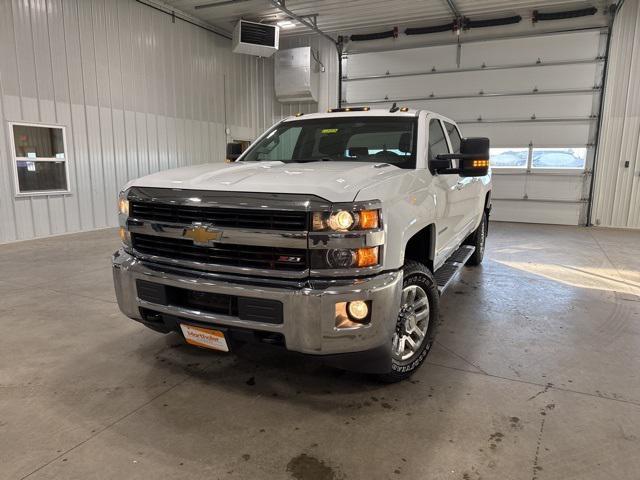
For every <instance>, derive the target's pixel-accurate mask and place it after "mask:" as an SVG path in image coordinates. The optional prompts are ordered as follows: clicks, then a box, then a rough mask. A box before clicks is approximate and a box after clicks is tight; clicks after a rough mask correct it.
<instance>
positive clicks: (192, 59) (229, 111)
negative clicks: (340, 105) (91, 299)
mask: <svg viewBox="0 0 640 480" xmlns="http://www.w3.org/2000/svg"><path fill="white" fill-rule="evenodd" d="M0 12H1V14H0V122H1V128H0V243H2V242H8V241H13V240H19V239H28V238H33V237H38V236H46V235H52V234H60V233H66V232H75V231H80V230H89V229H94V228H101V227H106V226H115V225H116V223H117V218H116V215H115V211H116V197H117V193H118V190H119V189H120V187H121V186H122V185H124V184H125V183H126V182H127V181H128V180H130V179H132V178H135V177H137V176H140V175H142V174H146V173H150V172H155V171H158V170H160V169H165V168H171V167H176V166H179V165H191V164H196V163H202V162H209V161H214V162H221V161H223V159H224V152H225V143H226V140H227V138H226V135H225V131H224V129H225V109H226V121H227V126H228V127H229V129H230V131H231V135H230V137H231V138H234V137H243V138H246V139H248V140H251V139H253V138H255V137H256V136H257V135H258V134H259V133H260V132H261V131H262V130H264V128H266V127H268V126H269V125H270V124H271V123H272V120H273V119H274V118H279V117H280V116H281V115H282V113H283V112H281V111H280V110H281V109H280V107H279V106H277V105H275V104H274V101H273V65H272V62H271V60H265V59H259V58H256V57H249V56H242V55H235V54H233V53H232V52H231V50H230V41H229V40H227V39H224V38H221V37H219V36H217V35H214V34H212V33H210V32H207V31H205V30H203V29H201V28H198V27H195V26H193V25H189V24H187V23H185V22H183V21H180V20H177V21H176V22H175V23H172V21H171V17H169V16H168V15H165V14H163V13H160V12H157V11H155V10H153V9H151V8H149V7H146V6H144V5H141V4H139V3H137V2H135V1H133V0H31V1H24V0H0ZM311 41H313V42H316V43H317V44H318V46H319V47H321V48H322V49H325V50H326V51H328V47H327V46H326V45H321V42H320V41H319V40H317V39H314V40H311ZM327 43H328V42H327ZM329 46H330V45H329ZM333 53H334V55H333V56H332V57H330V56H329V55H328V54H327V53H326V52H325V54H324V57H325V58H326V62H325V64H326V65H327V66H330V67H331V68H333V70H329V69H328V70H329V71H328V72H327V73H326V74H325V75H326V76H327V77H328V76H329V75H332V73H330V72H335V71H336V70H335V67H336V66H337V58H336V55H335V48H334V50H333ZM334 78H335V75H334ZM225 82H226V85H227V90H226V94H225V93H224V91H223V84H224V83H225ZM325 84H326V86H325V88H324V97H323V100H322V102H323V106H324V105H325V104H328V103H329V102H331V101H333V100H332V99H333V98H335V97H336V92H337V82H333V84H332V83H331V82H329V81H326V82H325ZM309 108H311V107H309ZM315 108H317V106H315ZM8 121H16V122H20V121H24V122H30V123H51V124H58V125H64V126H65V127H66V135H67V152H66V154H67V158H68V167H69V179H70V187H71V191H72V193H71V194H68V195H46V196H40V197H19V198H16V197H15V195H14V185H13V183H14V181H13V165H12V159H11V156H10V155H11V153H10V152H11V146H10V145H11V144H10V143H9V142H10V141H11V138H10V137H9V133H10V132H9V129H8V125H7V122H8Z"/></svg>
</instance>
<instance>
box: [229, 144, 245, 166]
mask: <svg viewBox="0 0 640 480" xmlns="http://www.w3.org/2000/svg"><path fill="white" fill-rule="evenodd" d="M240 155H242V144H241V143H238V142H231V143H227V161H229V162H235V161H236V160H237V159H238V158H239V157H240Z"/></svg>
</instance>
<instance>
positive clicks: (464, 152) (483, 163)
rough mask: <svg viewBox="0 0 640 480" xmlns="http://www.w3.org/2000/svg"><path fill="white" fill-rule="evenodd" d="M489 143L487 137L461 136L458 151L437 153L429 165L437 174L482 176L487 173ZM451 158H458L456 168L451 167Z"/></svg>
mask: <svg viewBox="0 0 640 480" xmlns="http://www.w3.org/2000/svg"><path fill="white" fill-rule="evenodd" d="M489 145H490V143H489V139H488V138H484V137H477V138H463V139H462V143H461V145H460V153H448V154H444V155H438V156H437V157H436V158H435V159H434V161H432V162H431V166H432V168H433V169H434V170H435V172H436V173H439V174H454V173H457V174H458V175H460V176H461V177H484V176H485V175H486V174H487V173H489ZM451 160H458V168H451V165H450V161H451Z"/></svg>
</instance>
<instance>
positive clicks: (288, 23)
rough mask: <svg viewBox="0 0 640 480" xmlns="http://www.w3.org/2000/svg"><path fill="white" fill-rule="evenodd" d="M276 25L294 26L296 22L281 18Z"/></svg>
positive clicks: (281, 26)
mask: <svg viewBox="0 0 640 480" xmlns="http://www.w3.org/2000/svg"><path fill="white" fill-rule="evenodd" d="M276 25H278V26H279V27H280V28H293V27H295V26H296V24H295V23H293V22H292V21H291V20H280V21H279V22H278V23H276Z"/></svg>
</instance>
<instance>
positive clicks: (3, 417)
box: [0, 224, 640, 480]
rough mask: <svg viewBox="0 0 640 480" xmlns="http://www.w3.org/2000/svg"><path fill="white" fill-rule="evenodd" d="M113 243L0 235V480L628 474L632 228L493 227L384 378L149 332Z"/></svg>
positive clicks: (634, 273) (638, 252) (639, 409)
mask: <svg viewBox="0 0 640 480" xmlns="http://www.w3.org/2000/svg"><path fill="white" fill-rule="evenodd" d="M117 245H118V240H117V238H116V233H115V231H113V230H107V231H101V232H94V233H87V234H78V235H72V236H64V237H57V238H51V239H47V240H37V241H30V242H23V243H15V244H9V245H4V246H0V324H1V325H2V335H1V336H0V478H3V479H4V478H10V479H15V478H30V479H42V478H63V479H87V478H116V479H138V478H139V479H149V478H153V479H161V478H167V479H169V478H171V479H174V478H191V479H200V478H202V479H205V478H206V479H216V478H225V479H226V478H230V479H272V478H273V479H287V478H294V479H313V480H325V479H341V478H348V479H387V478H409V479H462V480H479V479H510V480H517V479H523V480H534V479H539V480H544V479H562V480H567V479H580V480H585V479H637V478H640V375H639V373H638V372H639V370H640V232H637V233H632V232H623V231H611V230H597V229H583V228H572V227H552V226H540V225H519V224H492V226H491V235H490V237H489V243H488V251H487V256H486V258H485V263H484V264H483V266H482V267H480V268H475V269H472V268H466V269H465V270H464V272H463V274H462V276H461V278H460V281H459V282H457V283H456V284H454V285H453V286H452V287H451V288H450V290H449V291H448V292H447V294H446V295H445V297H444V298H443V301H442V324H441V326H440V331H439V336H438V341H437V344H436V346H435V347H434V350H433V352H432V354H431V355H430V356H429V357H428V359H427V364H425V365H424V366H423V368H422V369H421V370H420V371H419V372H418V373H417V374H416V375H415V376H414V377H413V379H412V380H411V381H407V382H404V383H401V384H396V385H381V384H378V383H376V382H374V381H372V380H371V379H369V378H367V377H364V376H361V375H356V374H351V373H342V372H339V371H334V370H331V369H328V368H325V367H322V366H318V365H316V364H315V363H313V362H306V361H301V360H299V359H298V358H292V357H291V356H289V355H286V354H274V353H273V352H271V351H270V350H268V349H258V350H250V349H246V348H245V349H244V350H241V351H239V352H237V354H218V353H213V352H209V351H203V350H198V349H195V348H192V347H188V346H185V345H183V343H182V342H181V340H180V338H179V337H178V336H177V335H175V334H171V335H168V336H164V335H160V334H158V333H155V332H152V331H150V330H147V329H145V328H144V327H142V326H140V325H139V324H137V323H135V322H132V321H130V320H128V319H126V318H124V317H123V316H122V315H121V314H120V313H119V311H118V308H117V306H116V304H115V299H114V295H113V289H112V285H111V272H110V266H109V256H110V254H111V252H112V251H113V250H114V249H115V248H116V247H117Z"/></svg>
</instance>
